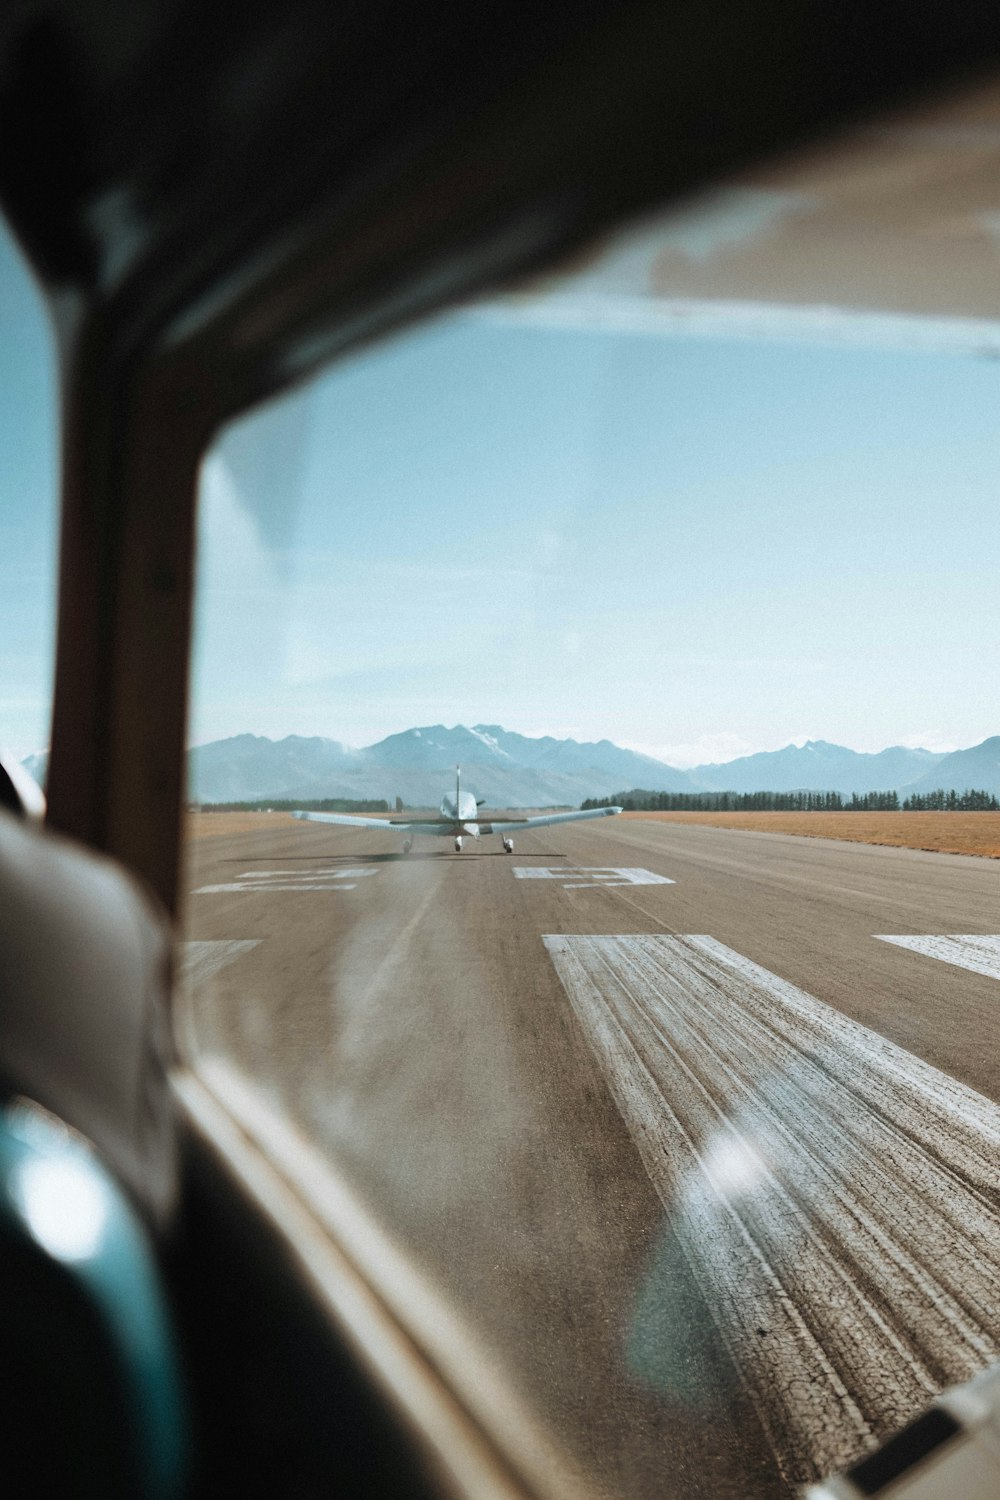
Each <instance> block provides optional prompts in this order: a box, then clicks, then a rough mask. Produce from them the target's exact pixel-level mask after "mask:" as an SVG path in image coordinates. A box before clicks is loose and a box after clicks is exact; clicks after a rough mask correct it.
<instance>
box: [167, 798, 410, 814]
mask: <svg viewBox="0 0 1000 1500" xmlns="http://www.w3.org/2000/svg"><path fill="white" fill-rule="evenodd" d="M397 800H398V799H397ZM296 808H301V809H302V811H303V812H339V813H367V812H370V813H387V812H388V811H389V804H388V802H387V801H386V800H385V798H384V797H381V798H376V797H366V798H361V799H360V800H357V799H353V800H352V798H350V797H321V798H316V797H299V798H297V799H296V800H295V801H294V802H288V801H284V800H282V799H279V798H276V797H258V798H257V799H256V800H255V801H253V802H191V803H189V804H188V811H189V812H293V811H294V810H295V809H296Z"/></svg>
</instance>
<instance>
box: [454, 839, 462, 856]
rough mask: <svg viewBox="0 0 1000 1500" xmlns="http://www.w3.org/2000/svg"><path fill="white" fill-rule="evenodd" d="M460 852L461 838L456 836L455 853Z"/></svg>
mask: <svg viewBox="0 0 1000 1500" xmlns="http://www.w3.org/2000/svg"><path fill="white" fill-rule="evenodd" d="M461 852H462V840H461V839H460V838H458V839H456V840H455V853H456V854H461Z"/></svg>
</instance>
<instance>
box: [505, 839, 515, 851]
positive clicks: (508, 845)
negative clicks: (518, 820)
mask: <svg viewBox="0 0 1000 1500" xmlns="http://www.w3.org/2000/svg"><path fill="white" fill-rule="evenodd" d="M503 852H504V853H505V854H513V853H514V840H513V839H504V841H503Z"/></svg>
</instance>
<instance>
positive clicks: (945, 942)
mask: <svg viewBox="0 0 1000 1500" xmlns="http://www.w3.org/2000/svg"><path fill="white" fill-rule="evenodd" d="M875 936H876V937H877V938H878V940H879V942H880V943H895V944H896V946H897V947H898V948H910V949H912V951H913V952H914V953H922V954H924V956H925V957H927V958H938V959H940V960H941V961H942V963H946V964H955V965H956V966H957V967H958V968H959V969H971V970H972V972H973V973H974V974H985V975H987V976H988V978H990V979H1000V936H997V935H996V934H993V933H990V934H980V933H975V932H965V933H963V932H952V933H946V934H944V935H943V936H927V937H909V936H902V937H890V936H889V935H888V934H886V933H881V932H880V933H876V934H875Z"/></svg>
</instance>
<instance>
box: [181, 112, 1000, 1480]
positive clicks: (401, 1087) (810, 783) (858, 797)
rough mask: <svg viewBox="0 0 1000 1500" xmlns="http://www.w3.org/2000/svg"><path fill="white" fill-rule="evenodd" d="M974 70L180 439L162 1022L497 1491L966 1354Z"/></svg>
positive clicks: (980, 261) (865, 1388)
mask: <svg viewBox="0 0 1000 1500" xmlns="http://www.w3.org/2000/svg"><path fill="white" fill-rule="evenodd" d="M998 97H1000V96H998V95H996V94H995V93H992V92H990V91H983V92H981V93H980V94H978V95H976V96H975V97H972V98H967V99H965V100H958V101H952V102H950V103H949V104H948V105H947V106H946V107H943V108H942V109H940V110H938V111H937V112H936V113H935V112H934V111H927V112H924V113H923V114H922V115H920V116H917V117H911V118H908V119H901V120H899V121H894V122H888V123H883V124H881V125H879V126H878V127H877V128H874V129H871V128H870V129H868V130H867V131H866V132H864V133H863V134H862V135H861V136H859V137H858V138H856V139H852V140H850V141H847V142H846V143H844V142H842V143H840V144H838V145H836V146H830V147H824V148H823V149H822V150H818V149H817V150H816V151H814V152H813V153H811V155H809V156H808V158H800V159H797V160H795V161H792V162H786V163H782V164H779V165H774V166H770V167H768V168H767V169H766V170H761V171H760V172H758V173H756V174H755V175H754V176H753V177H751V178H747V179H744V180H741V181H739V182H737V183H733V184H729V185H727V186H725V187H723V188H720V189H719V190H717V191H716V192H713V193H712V194H707V195H705V196H704V197H703V198H700V199H699V200H697V201H696V202H692V203H690V204H687V205H685V206H684V207H683V209H678V210H675V211H673V212H672V213H671V214H669V215H667V216H666V217H664V218H662V219H660V220H658V221H657V222H655V223H650V224H646V225H642V226H639V227H638V228H637V229H634V230H632V231H629V233H627V234H623V235H622V236H621V237H617V238H615V240H614V241H613V242H611V243H610V244H607V245H605V246H602V247H600V248H599V249H598V250H595V251H594V252H593V253H591V254H590V255H588V256H587V257H585V258H583V259H582V260H581V262H580V263H579V264H577V265H576V266H575V267H574V268H573V269H572V271H571V272H569V273H567V275H565V276H564V277H554V278H552V279H550V280H546V281H545V283H544V284H536V285H532V286H530V287H525V288H523V289H522V290H521V291H519V292H518V293H517V294H516V295H513V296H508V297H504V298H498V299H495V300H492V301H488V302H484V303H482V304H478V305H475V306H469V307H466V308H462V309H459V310H455V311H452V312H451V313H449V314H448V315H447V316H445V317H443V318H441V319H440V320H439V321H437V322H436V323H435V324H434V325H433V326H429V327H426V328H423V329H419V330H417V331H416V332H410V333H407V334H406V335H405V336H404V337H401V338H399V339H397V340H395V341H393V342H391V343H388V344H385V345H383V346H380V347H378V348H375V349H372V350H368V351H365V352H364V353H361V354H358V355H356V356H355V357H353V358H351V359H349V360H346V361H344V362H343V363H341V364H340V365H338V366H336V367H335V368H334V369H331V370H330V371H329V372H327V373H325V374H323V375H322V376H321V377H319V378H317V379H316V380H315V381H314V382H313V383H312V384H310V385H309V386H308V387H306V388H304V389H303V390H301V391H298V392H296V393H295V394H293V395H291V396H289V397H287V398H285V399H283V400H281V401H279V402H276V403H275V404H273V405H272V406H270V407H269V408H267V409H266V410H264V411H262V412H260V413H257V414H254V415H252V416H250V417H248V418H247V419H246V420H244V421H242V422H240V423H237V424H235V425H234V426H232V427H231V428H230V429H229V430H228V431H226V432H225V433H224V434H223V435H222V437H221V439H220V440H219V442H218V443H217V445H216V446H215V448H214V449H213V450H212V452H211V453H210V454H209V455H208V456H207V457H206V459H205V463H204V468H203V473H202V481H201V501H200V536H199V569H200V573H199V588H198V618H197V638H196V654H195V663H194V668H195V670H194V690H193V701H192V726H193V732H192V749H191V751H190V755H189V793H190V801H191V811H190V814H189V822H188V829H189V839H188V846H187V847H188V878H187V892H188V894H187V898H186V900H187V915H186V930H185V933H184V937H185V944H184V948H183V957H184V963H185V967H186V973H187V980H188V1001H187V1010H186V1022H187V1026H188V1029H189V1043H190V1046H191V1047H192V1049H193V1052H194V1053H195V1055H196V1057H197V1060H198V1065H199V1067H200V1068H201V1070H202V1072H203V1074H204V1076H205V1077H206V1078H208V1079H209V1080H210V1081H211V1082H212V1084H213V1087H215V1088H216V1090H217V1091H218V1092H219V1094H220V1096H221V1097H223V1098H224V1099H225V1101H226V1102H227V1104H228V1105H229V1107H230V1108H232V1109H233V1111H234V1112H235V1113H236V1114H237V1115H238V1116H239V1117H240V1118H241V1119H242V1120H243V1122H244V1123H245V1124H246V1125H247V1127H248V1128H249V1129H251V1130H253V1131H255V1132H256V1133H257V1134H258V1135H259V1136H260V1138H261V1139H263V1140H264V1141H265V1143H266V1144H267V1146H268V1148H269V1149H270V1150H271V1151H272V1152H273V1153H274V1154H275V1156H276V1157H277V1158H278V1159H279V1160H280V1162H281V1164H282V1166H283V1167H284V1169H285V1170H286V1171H287V1172H288V1174H289V1175H290V1176H291V1177H292V1178H293V1179H294V1180H296V1181H297V1182H298V1183H299V1184H300V1186H301V1187H302V1190H303V1192H305V1193H307V1194H308V1195H309V1196H310V1198H311V1199H312V1201H313V1203H314V1204H315V1205H316V1207H317V1211H318V1212H319V1213H320V1214H321V1216H323V1217H324V1218H325V1219H326V1221H327V1222H328V1223H329V1224H330V1226H331V1229H332V1231H333V1232H334V1233H336V1234H337V1236H338V1237H339V1238H340V1239H341V1240H342V1241H344V1242H345V1243H346V1244H347V1246H348V1248H349V1249H350V1250H351V1251H352V1252H353V1253H354V1254H355V1255H356V1256H357V1258H358V1259H359V1262H360V1263H361V1264H362V1265H363V1266H364V1268H365V1271H366V1274H368V1275H369V1276H370V1277H371V1278H372V1280H373V1282H374V1283H375V1284H376V1285H377V1286H378V1288H379V1290H380V1292H381V1293H382V1295H383V1296H385V1297H386V1298H387V1300H388V1301H389V1302H390V1303H391V1305H392V1306H393V1307H394V1308H395V1310H396V1311H397V1312H398V1314H399V1316H400V1317H401V1318H402V1319H403V1321H404V1322H405V1323H406V1324H407V1326H408V1327H409V1328H410V1329H411V1331H412V1332H413V1335H414V1337H415V1338H416V1339H417V1341H418V1342H419V1343H420V1344H422V1345H423V1346H424V1347H426V1348H427V1349H428V1350H429V1352H430V1353H431V1355H432V1356H433V1358H434V1361H435V1363H436V1364H437V1365H438V1367H439V1368H442V1369H444V1370H445V1372H446V1373H447V1374H448V1376H449V1378H451V1379H452V1380H454V1382H455V1383H456V1386H457V1387H458V1388H459V1389H460V1390H461V1392H462V1396H463V1400H465V1401H467V1402H468V1404H469V1405H470V1407H471V1408H472V1409H473V1410H474V1411H475V1413H476V1414H477V1416H478V1417H479V1418H480V1419H481V1420H482V1421H484V1422H485V1423H487V1425H490V1426H491V1427H493V1428H494V1429H495V1430H497V1431H498V1433H499V1435H500V1437H501V1438H502V1440H503V1441H504V1442H505V1443H506V1444H507V1445H509V1447H510V1448H511V1449H512V1450H513V1451H515V1452H516V1454H517V1458H518V1462H519V1464H521V1465H522V1466H523V1468H524V1469H525V1471H526V1472H528V1473H529V1474H530V1475H531V1476H532V1478H533V1481H534V1482H535V1483H537V1484H538V1486H539V1487H540V1488H541V1489H542V1490H543V1492H544V1491H547V1492H551V1493H560V1494H566V1495H574V1496H576V1495H585V1494H589V1493H592V1494H595V1495H598V1494H599V1495H608V1496H611V1495H614V1496H635V1497H645V1496H650V1497H651V1496H660V1495H663V1494H664V1493H669V1494H671V1495H677V1496H683V1497H709V1496H712V1497H716V1496H734V1497H735V1496H741V1497H745V1496H754V1497H764V1496H773V1495H785V1494H788V1495H790V1494H792V1493H794V1491H795V1486H797V1485H799V1484H801V1483H803V1482H807V1481H809V1480H812V1479H815V1478H817V1477H820V1476H822V1475H824V1474H827V1473H830V1472H833V1471H835V1470H837V1469H838V1468H841V1467H843V1466H845V1465H847V1464H848V1463H850V1462H852V1461H854V1460H856V1459H857V1458H858V1457H860V1456H861V1455H862V1454H863V1453H865V1452H866V1451H868V1450H869V1449H870V1448H871V1447H872V1446H873V1445H875V1444H876V1443H877V1442H878V1441H879V1440H880V1439H881V1438H882V1437H884V1436H885V1435H887V1434H888V1433H890V1432H892V1431H893V1430H895V1429H896V1428H897V1427H899V1426H900V1425H902V1424H903V1423H904V1422H906V1421H908V1420H909V1419H910V1418H912V1417H913V1416H914V1415H915V1414H916V1413H917V1412H918V1411H920V1410H921V1408H922V1407H923V1406H924V1405H926V1403H927V1402H928V1401H929V1400H930V1399H931V1397H932V1396H933V1395H934V1394H935V1393H936V1392H938V1391H940V1390H941V1389H943V1388H944V1387H946V1386H948V1385H951V1384H954V1383H956V1382H959V1381H962V1380H965V1379H968V1378H969V1377H971V1376H972V1375H973V1374H974V1373H976V1372H977V1371H978V1370H980V1369H981V1368H983V1367H984V1365H986V1364H987V1363H988V1362H989V1361H990V1360H991V1359H992V1358H995V1357H996V1355H997V1348H998V1340H1000V1305H998V1301H997V1296H996V1291H997V1286H998V1285H1000V1251H998V1248H997V1247H998V1245H1000V1235H998V1232H997V1231H998V1228H1000V1219H998V1196H997V1183H996V1175H995V1149H994V1144H993V1143H994V1142H995V1140H996V1136H997V1132H998V1130H1000V1103H998V1101H1000V1067H998V1062H997V1056H996V1049H995V1047H992V1046H991V1045H990V1044H989V1039H990V1037H991V1035H992V1034H993V1032H994V1030H995V1016H996V1005H997V984H998V982H1000V935H998V934H997V928H996V893H997V885H996V879H997V877H996V866H995V862H994V861H993V860H991V859H989V858H984V857H983V856H984V855H989V854H992V855H996V854H1000V811H998V810H997V806H998V804H997V799H998V797H1000V739H998V738H996V736H997V734H998V731H1000V722H998V719H997V713H996V708H995V704H994V701H993V697H992V696H991V693H990V691H989V684H991V683H992V682H993V681H995V679H996V677H997V675H998V672H1000V632H998V630H997V628H996V627H997V585H996V576H995V575H996V557H995V552H996V548H995V545H994V538H995V534H996V520H995V513H996V493H997V467H996V460H997V453H998V451H1000V364H998V362H997V355H998V354H1000V293H998V291H997V288H998V287H1000V274H998V273H1000V244H998V237H997V222H1000V221H998V220H997V208H996V204H995V198H994V196H993V186H992V184H993V183H994V182H995V174H996V168H997V165H998V161H1000V106H998ZM465 799H468V800H465ZM595 804H598V805H597V806H595ZM600 804H613V805H616V806H618V805H620V806H624V807H625V808H626V811H625V812H624V813H622V814H620V815H619V814H614V813H612V814H610V815H608V814H605V813H604V812H603V811H602V810H601V808H600V806H599V805H600ZM582 810H586V811H591V812H594V813H599V814H600V815H599V816H596V817H593V818H591V819H588V820H579V821H568V822H559V821H552V818H553V817H554V815H555V814H556V813H559V812H567V811H582ZM295 812H298V813H300V814H301V813H306V814H309V815H310V816H308V817H305V818H302V817H299V818H296V817H294V816H293V813H295ZM317 814H318V815H319V817H318V818H317V817H316V816H315V815H317ZM324 817H325V818H327V819H337V818H345V817H346V818H354V819H356V820H357V821H356V822H355V823H353V824H352V823H344V822H337V821H323V818H324ZM535 817H542V818H546V819H548V821H546V822H544V823H541V824H537V825H536V824H534V823H532V822H531V821H530V820H531V819H532V818H535ZM364 819H368V820H369V821H368V822H367V823H365V822H364V821H362V820H364ZM378 820H381V821H378ZM393 820H394V821H393ZM524 820H528V821H524ZM387 823H391V824H392V826H386V825H387Z"/></svg>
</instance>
